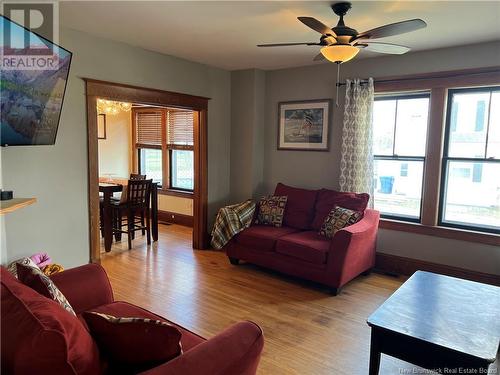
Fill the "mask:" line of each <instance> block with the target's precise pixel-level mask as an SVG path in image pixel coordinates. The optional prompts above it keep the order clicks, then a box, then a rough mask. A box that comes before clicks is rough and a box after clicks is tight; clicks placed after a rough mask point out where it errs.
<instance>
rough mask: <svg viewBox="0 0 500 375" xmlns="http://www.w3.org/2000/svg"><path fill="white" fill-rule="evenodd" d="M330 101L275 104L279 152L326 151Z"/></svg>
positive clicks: (327, 147)
mask: <svg viewBox="0 0 500 375" xmlns="http://www.w3.org/2000/svg"><path fill="white" fill-rule="evenodd" d="M331 108H332V100H331V99H315V100H301V101H291V102H280V103H278V150H294V151H328V150H329V133H330V132H329V130H330V123H331Z"/></svg>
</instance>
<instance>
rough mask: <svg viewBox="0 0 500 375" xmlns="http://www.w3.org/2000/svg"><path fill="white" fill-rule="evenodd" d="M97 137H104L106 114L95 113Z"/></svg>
mask: <svg viewBox="0 0 500 375" xmlns="http://www.w3.org/2000/svg"><path fill="white" fill-rule="evenodd" d="M97 139H106V114H104V113H100V114H98V115H97Z"/></svg>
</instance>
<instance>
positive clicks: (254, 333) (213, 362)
mask: <svg viewBox="0 0 500 375" xmlns="http://www.w3.org/2000/svg"><path fill="white" fill-rule="evenodd" d="M263 346H264V336H263V335H262V330H261V329H260V327H259V326H258V325H257V324H255V323H252V322H240V323H237V324H235V325H233V326H231V327H229V328H227V329H225V330H224V331H222V332H221V333H219V334H218V335H217V336H215V337H213V338H211V339H210V340H207V341H205V342H203V343H201V344H199V345H197V346H195V347H194V348H193V349H191V350H188V351H187V352H185V353H184V354H182V355H181V356H179V357H177V358H175V359H173V360H172V361H169V362H167V363H164V364H162V365H160V366H158V367H155V368H153V369H151V370H148V371H145V372H143V373H141V374H142V375H178V374H183V375H196V374H205V375H233V374H240V375H253V374H255V372H256V371H257V366H258V364H259V359H260V353H261V351H262V348H263Z"/></svg>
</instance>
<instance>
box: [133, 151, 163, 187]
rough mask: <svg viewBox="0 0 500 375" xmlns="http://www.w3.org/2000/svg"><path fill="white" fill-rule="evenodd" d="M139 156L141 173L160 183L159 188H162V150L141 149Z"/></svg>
mask: <svg viewBox="0 0 500 375" xmlns="http://www.w3.org/2000/svg"><path fill="white" fill-rule="evenodd" d="M138 154H139V157H138V161H139V162H138V164H139V173H140V174H145V175H146V177H147V178H148V179H149V178H150V179H152V180H153V182H156V183H158V186H162V183H163V176H162V168H161V163H162V161H161V150H156V149H152V148H139V149H138Z"/></svg>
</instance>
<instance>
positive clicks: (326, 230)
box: [319, 206, 363, 238]
mask: <svg viewBox="0 0 500 375" xmlns="http://www.w3.org/2000/svg"><path fill="white" fill-rule="evenodd" d="M362 217H363V213H361V212H358V211H353V210H349V209H348V208H344V207H339V206H336V207H334V208H333V209H332V210H331V211H330V213H329V214H328V216H327V217H326V218H325V221H324V222H323V225H322V226H321V229H320V230H319V234H320V235H322V236H325V237H327V238H333V236H334V234H335V233H337V232H338V231H339V230H340V229H342V228H345V227H348V226H349V225H352V224H355V223H357V222H358V221H359V220H361V218H362Z"/></svg>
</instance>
